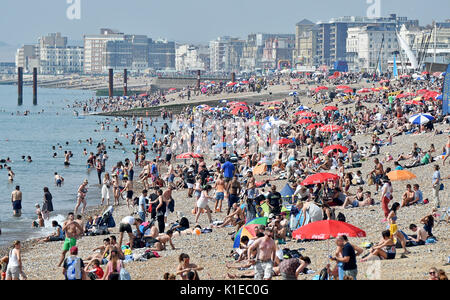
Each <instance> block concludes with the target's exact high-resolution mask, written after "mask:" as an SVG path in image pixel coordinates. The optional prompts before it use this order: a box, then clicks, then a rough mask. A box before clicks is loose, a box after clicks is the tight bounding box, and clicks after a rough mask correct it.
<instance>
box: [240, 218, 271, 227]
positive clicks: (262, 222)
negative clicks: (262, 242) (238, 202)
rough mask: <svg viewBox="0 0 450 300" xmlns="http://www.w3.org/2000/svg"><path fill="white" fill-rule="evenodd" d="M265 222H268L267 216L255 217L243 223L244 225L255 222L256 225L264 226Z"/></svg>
mask: <svg viewBox="0 0 450 300" xmlns="http://www.w3.org/2000/svg"><path fill="white" fill-rule="evenodd" d="M267 223H269V218H267V217H260V218H255V219H253V220H250V221H248V222H247V223H245V225H252V224H257V225H264V226H266V225H267Z"/></svg>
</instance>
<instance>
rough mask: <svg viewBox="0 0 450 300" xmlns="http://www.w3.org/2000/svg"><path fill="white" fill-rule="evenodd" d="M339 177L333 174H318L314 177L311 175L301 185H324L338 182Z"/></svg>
mask: <svg viewBox="0 0 450 300" xmlns="http://www.w3.org/2000/svg"><path fill="white" fill-rule="evenodd" d="M338 179H339V176H338V175H336V174H332V173H317V174H314V175H310V176H308V177H306V179H305V180H303V181H302V183H301V185H313V184H319V183H323V182H326V181H329V180H338Z"/></svg>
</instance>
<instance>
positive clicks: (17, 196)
mask: <svg viewBox="0 0 450 300" xmlns="http://www.w3.org/2000/svg"><path fill="white" fill-rule="evenodd" d="M11 203H12V206H13V211H14V217H20V216H21V215H22V192H21V191H20V186H16V189H15V190H14V191H13V192H12V193H11Z"/></svg>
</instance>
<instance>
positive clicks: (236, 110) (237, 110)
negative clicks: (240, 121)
mask: <svg viewBox="0 0 450 300" xmlns="http://www.w3.org/2000/svg"><path fill="white" fill-rule="evenodd" d="M244 111H249V109H248V107H246V106H239V107H232V108H231V113H232V114H233V115H238V114H239V113H241V112H244Z"/></svg>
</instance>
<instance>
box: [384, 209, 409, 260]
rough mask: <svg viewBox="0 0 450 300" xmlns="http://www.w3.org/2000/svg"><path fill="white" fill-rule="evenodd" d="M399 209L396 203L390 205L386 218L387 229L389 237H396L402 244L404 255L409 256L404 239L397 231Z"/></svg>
mask: <svg viewBox="0 0 450 300" xmlns="http://www.w3.org/2000/svg"><path fill="white" fill-rule="evenodd" d="M399 208H400V204H399V203H398V202H395V203H394V204H392V207H391V210H390V211H389V215H388V217H387V220H388V222H389V225H388V226H387V229H388V230H389V231H390V232H391V237H396V238H397V239H398V240H399V241H400V243H401V244H402V248H403V250H404V254H409V253H410V252H409V251H408V250H406V239H405V237H404V236H403V234H402V233H401V232H400V231H399V230H398V225H397V210H398V209H399Z"/></svg>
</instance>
